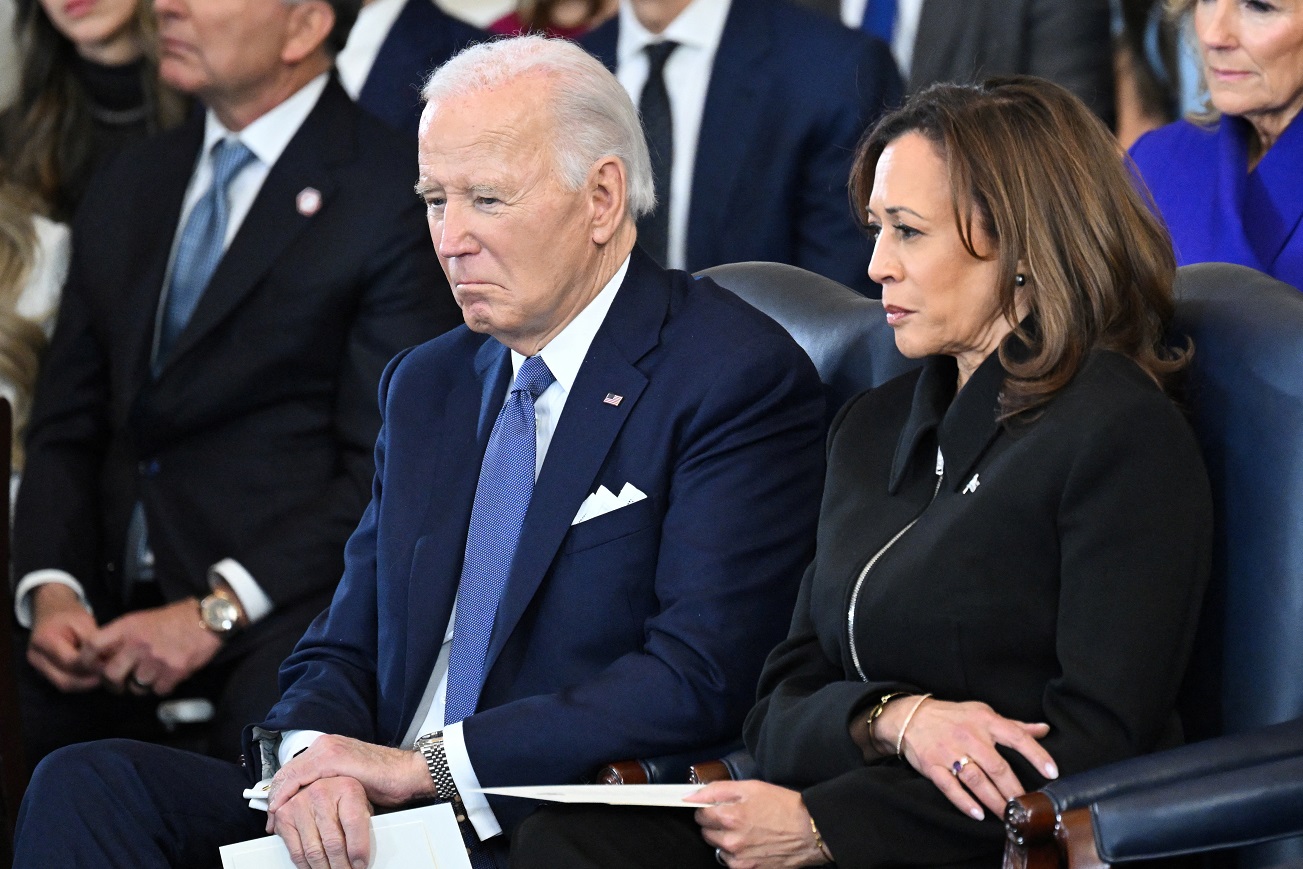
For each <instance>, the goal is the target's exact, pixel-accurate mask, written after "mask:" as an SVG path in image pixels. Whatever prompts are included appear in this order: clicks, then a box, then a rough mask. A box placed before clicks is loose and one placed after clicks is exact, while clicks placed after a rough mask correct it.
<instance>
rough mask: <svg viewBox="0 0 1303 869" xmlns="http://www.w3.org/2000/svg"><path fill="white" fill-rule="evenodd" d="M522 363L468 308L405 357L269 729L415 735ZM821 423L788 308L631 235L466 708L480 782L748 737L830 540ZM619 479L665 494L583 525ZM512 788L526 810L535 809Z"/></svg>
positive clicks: (391, 380)
mask: <svg viewBox="0 0 1303 869" xmlns="http://www.w3.org/2000/svg"><path fill="white" fill-rule="evenodd" d="M511 376H512V375H511V359H510V354H509V352H508V351H507V349H506V348H505V347H504V346H503V345H502V344H500V343H498V342H497V341H496V340H494V339H492V338H489V337H487V336H485V335H483V334H476V333H473V332H471V331H470V330H468V329H465V328H462V329H457V330H454V331H453V332H451V333H449V334H448V335H445V336H443V337H441V338H438V339H436V340H434V341H432V342H429V343H426V344H424V345H422V346H420V347H417V348H415V349H413V350H412V351H410V352H409V353H407V354H405V355H404V356H402V357H400V358H398V359H396V360H395V361H394V362H393V364H391V365H390V367H389V369H388V370H387V372H386V374H385V376H384V377H383V378H382V380H381V387H380V399H381V407H382V414H383V417H384V424H383V426H382V429H381V433H380V438H379V441H378V442H377V445H376V463H377V464H376V479H375V487H374V492H373V497H372V501H371V505H370V506H369V507H368V508H367V511H366V513H365V516H364V517H363V520H362V523H361V525H360V526H359V527H358V529H357V531H356V533H354V535H353V537H352V538H351V539H350V541H349V544H348V547H347V550H346V559H345V571H344V578H343V580H342V581H341V583H340V586H339V589H338V591H337V592H336V595H335V599H334V601H333V602H332V604H331V606H330V608H329V609H328V610H327V611H326V612H325V613H323V614H322V615H321V617H320V618H319V619H318V620H317V621H316V622H315V623H314V624H313V626H312V627H311V628H310V629H309V631H308V633H307V634H306V636H305V637H304V638H303V640H302V642H301V643H300V644H299V646H298V647H297V649H296V650H295V652H294V654H292V655H291V656H290V657H289V658H288V659H287V660H286V662H285V664H284V666H283V667H282V670H281V683H282V688H283V697H282V699H281V702H280V703H279V704H277V705H276V706H275V707H274V708H273V709H272V711H271V713H270V717H269V720H268V721H267V722H266V723H265V724H263V725H262V728H263V729H265V730H271V731H284V730H289V729H314V730H321V731H325V732H329V733H336V734H342V735H346V736H351V737H355V738H357V739H362V740H365V741H367V742H372V743H383V744H388V745H395V744H398V743H399V742H400V741H401V740H402V739H403V737H404V735H405V733H406V731H407V729H408V727H409V726H410V724H411V722H412V720H413V718H414V717H415V715H416V713H417V707H418V705H419V702H420V699H421V696H422V692H423V691H424V690H425V689H426V686H427V684H428V682H429V679H430V674H431V672H432V670H433V668H434V664H435V659H436V657H437V656H438V653H439V647H440V643H441V641H442V638H443V636H444V630H445V627H446V625H447V624H448V619H449V615H450V613H451V610H452V605H453V598H454V595H455V594H456V592H457V585H458V582H459V579H460V575H461V567H462V560H463V553H464V549H465V545H466V532H467V525H468V522H469V517H470V510H471V502H472V500H473V498H474V495H475V486H476V481H477V479H478V475H479V468H480V462H481V460H482V457H483V455H484V449H485V446H486V444H487V442H488V438H489V434H490V431H491V430H492V427H493V422H494V419H495V417H496V416H497V413H498V410H499V408H500V407H501V405H502V402H503V399H504V397H505V395H506V390H507V387H508V385H509V383H510V380H511ZM608 395H615V396H619V397H620V398H619V399H618V401H617V400H612V401H609V402H608V401H606V400H605V399H606V397H607V396H608ZM823 425H824V424H823V399H822V396H821V387H820V385H819V380H818V376H817V374H816V373H815V371H814V368H813V366H812V365H811V363H810V361H809V359H808V357H806V356H805V354H804V353H803V352H802V351H801V350H800V348H799V347H797V345H796V344H795V343H794V342H793V341H792V340H791V338H790V337H789V336H788V335H787V333H786V332H785V331H783V329H782V328H781V327H780V326H778V325H777V324H775V323H774V322H773V321H772V320H770V319H769V318H768V317H766V316H764V315H763V314H760V313H759V312H757V311H756V310H755V309H754V308H751V307H750V306H748V305H747V304H746V303H744V302H742V301H741V300H739V299H738V298H737V297H736V296H734V295H732V294H731V293H729V292H728V291H726V290H723V289H721V288H720V287H718V286H717V285H716V284H714V283H713V282H711V281H709V280H707V279H693V278H692V277H691V276H690V275H687V274H685V273H683V272H673V271H665V270H662V269H660V268H659V267H658V266H657V265H656V264H655V263H654V262H652V261H651V259H650V258H649V257H647V256H646V255H645V254H643V253H642V252H641V251H635V252H634V255H633V260H632V263H631V265H630V267H629V271H628V274H627V276H626V278H625V281H624V283H623V285H622V287H621V289H620V291H619V293H618V294H617V296H616V298H615V301H614V303H613V305H612V306H611V309H610V311H609V313H608V315H607V317H606V320H605V321H604V322H603V324H602V326H601V328H600V329H599V330H598V332H597V334H596V336H595V337H594V339H593V343H592V345H591V348H590V350H589V353H588V355H587V357H586V358H585V361H584V363H583V367H582V368H581V369H580V371H579V376H578V378H577V379H576V381H575V383H574V386H573V389H572V391H571V392H570V395H569V397H568V398H567V400H566V406H565V412H564V414H563V415H562V416H561V419H560V422H559V425H558V426H557V429H556V432H555V434H554V436H553V439H552V442H551V445H550V446H549V448H548V453H547V458H546V461H545V463H544V465H543V467H542V470H541V473H540V475H539V478H538V483H537V486H536V488H535V490H534V495H533V499H532V501H531V504H530V507H529V511H528V513H527V515H526V518H525V524H524V529H523V531H522V534H521V539H520V544H519V547H518V549H517V556H516V560H515V563H514V566H513V569H512V574H511V577H510V580H509V582H508V586H507V589H506V591H505V593H504V596H503V599H502V602H501V604H500V606H499V608H498V612H497V617H496V622H495V625H494V631H493V637H492V640H491V644H490V647H489V651H488V659H487V663H486V674H487V675H486V679H485V684H484V688H483V692H482V694H481V696H480V701H479V708H478V711H477V712H476V714H474V715H473V716H471V717H470V718H468V719H467V720H466V721H465V724H464V735H465V738H466V744H467V749H468V752H469V754H470V759H471V762H472V763H473V765H474V767H475V771H476V774H477V776H478V778H479V781H480V783H481V784H482V785H483V786H486V787H490V786H494V785H522V784H546V783H559V782H577V781H581V780H583V779H585V778H586V777H590V776H592V774H593V773H594V772H595V771H596V770H597V769H598V768H599V767H600V766H601V765H602V764H604V763H607V762H610V761H612V760H615V759H619V758H626V757H639V756H652V755H660V754H667V753H675V752H681V751H689V750H691V749H693V748H695V747H708V746H714V745H717V744H719V743H722V742H724V741H725V740H727V739H732V738H735V737H736V736H737V734H738V733H739V731H740V727H741V723H742V719H743V717H744V715H745V714H746V712H747V710H748V709H749V708H750V706H751V704H752V702H753V701H754V699H755V685H756V680H757V678H758V676H759V672H760V667H761V665H762V663H763V661H764V658H765V655H766V654H767V653H768V651H769V650H770V648H771V647H772V646H774V645H775V644H776V643H777V641H778V640H779V639H781V637H782V636H783V634H784V632H785V630H786V628H787V624H788V622H789V620H790V617H791V609H792V605H793V602H794V600H795V595H796V589H797V585H798V583H799V580H800V575H801V572H802V570H803V567H804V565H805V564H806V562H808V560H809V559H810V557H811V555H812V553H813V549H812V547H813V534H814V526H815V516H816V513H817V511H818V506H819V494H820V492H821V491H822V486H823V480H822V473H823V458H822V437H823ZM625 483H632V484H633V485H634V486H636V487H638V488H639V489H640V490H642V491H643V492H645V493H646V494H647V498H646V499H645V500H643V501H639V502H636V503H634V504H632V505H630V506H627V507H624V508H621V509H618V510H615V511H613V512H610V513H606V514H604V515H601V516H599V517H597V518H594V519H590V520H588V521H586V522H583V523H581V524H579V525H572V524H571V521H572V520H573V519H574V517H575V514H576V513H577V512H578V510H579V507H580V504H581V503H582V502H583V501H584V499H585V498H586V497H587V496H588V495H589V493H591V492H594V491H595V490H596V489H597V487H598V486H600V485H604V486H606V488H608V489H610V490H611V491H612V492H619V491H620V489H621V488H622V487H623V486H624V484H625ZM256 730H257V729H256V728H250V729H249V730H248V731H246V736H247V738H248V739H249V740H250V743H251V742H252V738H253V735H254V733H255V732H256ZM246 749H247V750H250V751H252V750H253V749H254V746H253V745H252V744H248V745H246ZM247 756H249V757H258V756H259V755H258V754H256V753H255V754H248V755H247ZM251 766H253V767H254V769H252V770H251V772H253V773H254V774H255V775H256V774H257V768H256V767H257V765H256V764H251ZM493 807H494V811H495V813H496V814H497V816H498V818H499V820H500V821H501V822H502V823H503V825H504V828H506V829H510V826H511V825H512V824H514V823H515V822H516V821H518V820H519V819H520V818H521V817H523V815H524V813H525V812H527V811H528V810H529V809H530V808H531V806H529V805H528V804H526V803H523V802H522V801H519V800H511V799H503V800H497V799H496V798H495V801H494V803H493Z"/></svg>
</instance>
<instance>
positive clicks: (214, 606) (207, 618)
mask: <svg viewBox="0 0 1303 869" xmlns="http://www.w3.org/2000/svg"><path fill="white" fill-rule="evenodd" d="M199 610H200V613H201V614H202V615H203V618H204V624H205V625H207V626H208V629H209V630H212V631H216V632H217V633H219V634H227V633H230V632H231V630H232V629H233V628H234V627H235V620H236V619H237V618H239V615H240V611H239V610H238V609H236V606H235V604H234V603H232V602H231V601H229V600H226V599H225V598H220V597H217V596H216V595H210V596H208V597H206V598H204V599H203V601H202V603H201V604H200V607H199Z"/></svg>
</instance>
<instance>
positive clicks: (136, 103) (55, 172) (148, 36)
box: [0, 0, 185, 220]
mask: <svg viewBox="0 0 1303 869" xmlns="http://www.w3.org/2000/svg"><path fill="white" fill-rule="evenodd" d="M15 27H16V33H17V36H18V42H19V46H20V49H21V51H22V70H21V75H20V82H19V91H18V94H17V97H16V99H15V101H14V103H13V105H11V106H10V107H9V108H8V109H7V110H6V111H5V112H4V114H3V115H2V116H0V156H2V157H3V159H4V161H5V164H6V165H7V167H8V169H7V178H8V180H9V181H11V182H12V183H14V184H17V185H18V186H20V187H23V188H25V189H27V190H29V191H31V192H32V193H34V194H35V195H36V197H37V203H38V207H39V209H40V210H41V211H42V212H44V213H46V214H47V215H48V216H50V217H53V218H54V219H56V220H67V219H68V218H70V217H71V215H72V212H73V210H74V209H75V208H76V205H77V203H78V201H80V199H81V195H82V193H83V192H84V191H85V188H86V184H87V182H88V181H89V178H90V175H91V172H92V170H93V169H94V167H95V166H96V165H98V164H99V163H100V162H102V161H103V160H105V159H106V158H107V157H109V156H111V155H112V154H113V153H116V152H117V150H118V149H120V148H121V147H122V146H123V145H124V144H126V143H127V142H129V141H132V140H135V139H139V138H143V137H144V136H146V135H148V134H150V133H155V132H158V131H159V130H161V129H164V128H166V127H169V126H172V125H174V124H176V123H178V122H180V120H181V119H182V117H183V116H184V114H185V101H184V100H183V99H182V98H181V97H180V96H178V95H177V94H176V93H174V92H172V91H171V90H169V89H167V88H165V87H163V86H162V85H160V83H159V80H158V51H157V36H156V26H155V23H154V18H153V11H152V7H151V5H150V4H149V3H145V2H140V0H82V2H79V3H76V4H65V3H62V2H59V0H40V2H37V0H18V5H17V18H16V19H15Z"/></svg>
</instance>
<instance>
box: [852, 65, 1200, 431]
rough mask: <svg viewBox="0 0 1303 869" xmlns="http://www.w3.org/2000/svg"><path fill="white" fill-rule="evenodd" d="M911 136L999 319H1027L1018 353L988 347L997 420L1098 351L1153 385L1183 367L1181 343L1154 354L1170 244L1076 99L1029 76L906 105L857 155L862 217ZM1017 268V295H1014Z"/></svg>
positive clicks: (1043, 397) (1171, 264)
mask: <svg viewBox="0 0 1303 869" xmlns="http://www.w3.org/2000/svg"><path fill="white" fill-rule="evenodd" d="M909 133H917V134H919V135H921V136H923V137H924V138H926V139H927V140H928V141H929V142H931V143H932V145H933V147H934V148H936V150H937V153H938V155H939V156H940V157H941V159H942V161H943V162H944V163H945V164H946V168H947V171H948V172H949V176H950V190H951V201H952V205H953V208H954V215H955V221H956V223H957V224H958V226H959V234H960V237H961V239H962V241H963V244H964V247H965V248H966V249H967V251H968V253H969V254H970V255H972V256H973V257H976V258H978V259H992V258H994V259H996V260H998V262H999V271H998V277H997V278H996V292H997V294H998V297H999V306H1000V312H1001V316H1004V317H1006V318H1008V319H1009V321H1010V322H1014V323H1017V322H1018V317H1017V314H1016V313H1015V312H1016V301H1018V300H1019V299H1022V300H1025V301H1026V302H1027V303H1028V305H1029V307H1030V311H1031V314H1032V315H1033V316H1032V318H1031V321H1030V322H1031V323H1032V324H1033V326H1032V328H1031V329H1030V330H1027V329H1024V328H1023V327H1022V325H1019V326H1018V327H1017V328H1015V329H1014V333H1013V337H1015V338H1016V339H1017V340H1018V341H1020V342H1022V343H1023V344H1025V345H1026V348H1027V349H1026V352H1025V353H1018V354H1013V353H1011V352H1010V347H1011V343H1010V341H1009V340H1006V341H1005V343H1004V344H1002V345H1001V346H1000V348H999V353H1000V361H1001V363H1002V364H1003V365H1004V367H1005V369H1006V370H1007V371H1008V372H1009V378H1008V379H1007V380H1006V382H1005V386H1004V389H1003V391H1002V393H1001V396H1000V416H1001V419H1006V420H1007V419H1010V418H1012V417H1014V416H1017V415H1019V414H1024V413H1027V412H1028V411H1033V410H1035V409H1037V408H1040V407H1042V406H1043V405H1044V404H1046V403H1047V402H1048V401H1050V399H1052V398H1053V397H1054V396H1055V394H1056V393H1058V391H1059V390H1061V389H1063V388H1064V387H1065V386H1067V385H1068V383H1069V382H1070V381H1071V380H1072V378H1073V377H1074V376H1075V375H1076V373H1077V371H1078V370H1080V368H1081V366H1082V365H1083V364H1084V362H1085V360H1086V357H1087V356H1088V355H1089V353H1090V352H1091V351H1092V350H1095V349H1101V348H1102V349H1108V350H1114V351H1116V352H1118V353H1120V354H1122V355H1124V356H1126V357H1128V358H1129V359H1131V360H1132V361H1134V362H1135V363H1136V364H1137V365H1139V366H1140V368H1141V369H1142V370H1144V371H1145V373H1147V374H1148V375H1149V376H1150V377H1151V378H1152V379H1153V380H1154V381H1155V382H1156V383H1158V384H1159V385H1160V386H1163V385H1165V384H1166V380H1167V378H1168V376H1169V375H1171V374H1173V373H1175V372H1176V371H1177V370H1179V369H1180V368H1181V367H1183V366H1184V365H1185V363H1186V361H1187V359H1188V357H1189V355H1190V352H1191V350H1190V348H1189V346H1187V348H1186V349H1184V350H1169V349H1168V348H1166V346H1165V344H1164V337H1165V331H1166V327H1167V324H1168V321H1169V320H1170V319H1171V317H1172V313H1173V308H1174V303H1173V300H1172V288H1173V283H1174V281H1175V277H1176V261H1175V257H1174V255H1173V253H1172V242H1171V239H1170V238H1169V236H1168V234H1167V230H1166V229H1165V228H1164V227H1163V225H1162V223H1161V222H1160V221H1159V220H1158V218H1156V217H1155V216H1154V212H1153V211H1152V210H1151V205H1150V203H1149V202H1148V201H1147V200H1146V198H1145V197H1144V196H1143V195H1142V194H1141V193H1140V192H1138V191H1137V188H1136V185H1135V183H1134V182H1133V180H1132V178H1131V175H1130V173H1129V171H1128V168H1127V166H1126V164H1124V162H1123V160H1122V159H1120V158H1119V155H1118V149H1117V143H1116V141H1115V140H1114V139H1113V136H1112V134H1111V133H1109V131H1108V130H1107V129H1106V128H1105V127H1104V125H1103V124H1102V123H1100V121H1099V119H1098V118H1096V117H1095V115H1094V114H1092V113H1091V111H1090V110H1089V109H1088V108H1086V105H1085V104H1084V103H1082V102H1081V100H1079V99H1078V98H1077V97H1075V96H1073V95H1072V94H1071V93H1069V92H1068V91H1067V90H1066V89H1064V88H1062V87H1060V86H1059V85H1056V84H1053V83H1051V82H1048V81H1045V80H1044V79H1038V78H1033V77H1031V76H1011V77H1006V78H994V79H990V80H988V81H987V82H985V83H984V84H982V85H979V86H968V85H944V84H943V85H933V86H932V87H930V88H928V89H926V90H924V91H922V92H921V93H918V94H916V95H915V96H913V97H911V98H910V100H909V101H908V102H907V103H906V104H905V105H904V106H903V107H902V108H900V109H898V110H896V111H895V112H892V113H891V114H889V115H887V116H886V117H884V118H883V119H882V120H881V121H879V122H878V125H877V126H876V127H874V129H873V131H872V132H871V133H869V135H868V136H867V137H866V138H865V140H864V141H863V143H862V144H861V146H860V148H859V153H858V154H857V156H856V159H855V165H854V168H853V169H852V174H851V193H852V196H853V198H854V201H855V206H856V213H857V214H858V215H859V217H860V219H861V220H864V217H865V206H866V205H867V204H868V199H869V193H870V191H871V190H872V187H873V176H874V172H875V170H876V168H877V163H878V158H879V157H880V156H881V155H882V152H883V150H884V149H885V148H886V147H887V146H888V145H889V144H891V143H892V142H893V141H895V140H896V139H899V138H900V137H901V136H904V135H906V134H909ZM979 228H980V230H981V231H982V232H984V233H985V234H986V235H987V236H988V237H989V238H990V239H992V241H993V242H994V245H995V252H994V253H992V254H990V255H988V256H986V257H982V256H979V254H978V252H977V250H978V245H977V244H976V243H975V234H976V232H977V231H978V229H979ZM1020 260H1021V261H1023V262H1024V263H1026V266H1027V268H1026V271H1025V273H1024V277H1025V279H1026V284H1025V287H1024V288H1023V289H1022V290H1018V289H1017V288H1016V286H1015V278H1016V276H1017V274H1018V262H1019V261H1020ZM1017 293H1020V294H1021V295H1016V294H1017Z"/></svg>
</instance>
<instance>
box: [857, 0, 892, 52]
mask: <svg viewBox="0 0 1303 869" xmlns="http://www.w3.org/2000/svg"><path fill="white" fill-rule="evenodd" d="M860 29H861V30H863V31H864V32H865V33H868V34H871V35H873V36H876V37H878V38H879V39H881V40H882V41H883V42H885V43H887V44H888V45H891V37H892V34H893V33H894V31H895V29H896V0H869V3H868V5H867V6H865V7H864V21H863V22H861V24H860Z"/></svg>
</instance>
